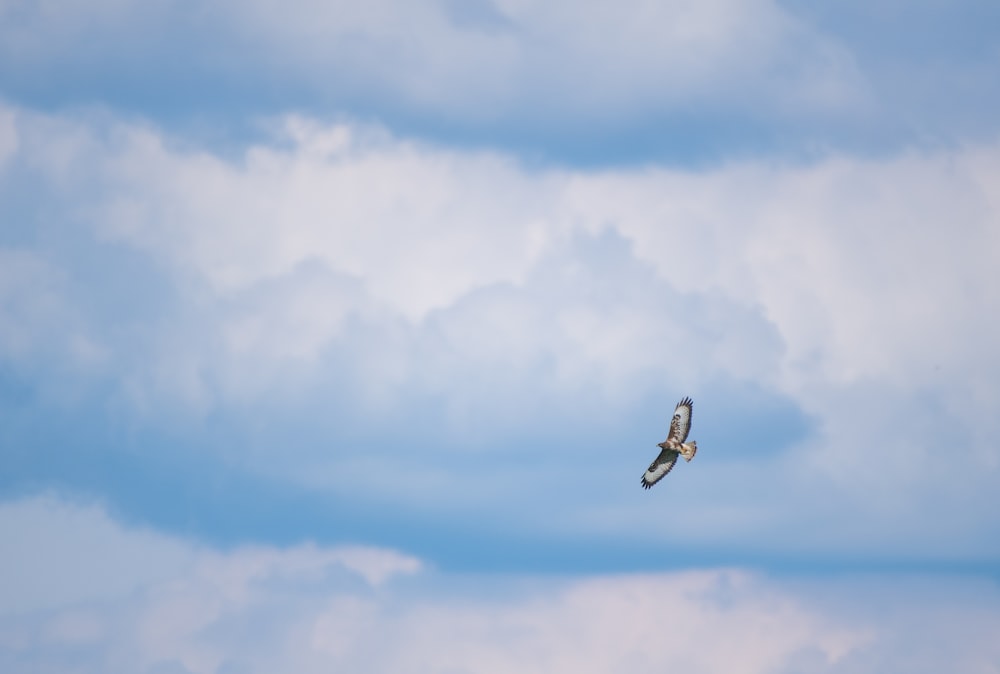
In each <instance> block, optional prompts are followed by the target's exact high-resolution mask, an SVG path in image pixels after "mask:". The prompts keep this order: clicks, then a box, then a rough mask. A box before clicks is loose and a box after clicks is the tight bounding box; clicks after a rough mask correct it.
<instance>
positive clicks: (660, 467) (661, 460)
mask: <svg viewBox="0 0 1000 674" xmlns="http://www.w3.org/2000/svg"><path fill="white" fill-rule="evenodd" d="M677 455H678V453H677V450H675V449H664V450H663V451H661V452H660V455H659V456H658V457H656V460H654V461H653V463H651V464H649V468H647V469H646V472H645V473H643V475H642V488H643V489H649V488H650V487H652V486H653V485H654V484H656V483H657V482H659V481H660V480H662V479H663V476H664V475H666V474H667V473H669V472H670V469H671V468H673V467H674V464H675V463H677Z"/></svg>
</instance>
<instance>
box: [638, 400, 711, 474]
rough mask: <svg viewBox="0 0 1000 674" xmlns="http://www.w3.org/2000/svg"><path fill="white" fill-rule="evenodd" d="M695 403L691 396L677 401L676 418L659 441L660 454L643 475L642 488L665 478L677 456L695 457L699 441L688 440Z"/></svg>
mask: <svg viewBox="0 0 1000 674" xmlns="http://www.w3.org/2000/svg"><path fill="white" fill-rule="evenodd" d="M693 404H694V403H692V402H691V399H690V398H684V400H682V401H680V402H679V403H677V407H675V408H674V418H673V419H671V420H670V432H669V433H667V439H666V440H664V441H663V442H661V443H659V444H658V445H657V447H659V448H660V455H659V456H658V457H656V459H654V460H653V463H651V464H649V468H647V469H646V472H645V473H643V475H642V488H643V489H649V488H650V487H652V486H653V485H654V484H656V483H657V482H659V481H660V480H661V479H663V476H664V475H666V474H667V473H669V472H670V469H671V468H673V467H674V464H675V463H677V456H678V455H680V456H683V457H684V460H685V461H690V460H691V459H693V458H694V455H695V452H697V451H698V443H696V442H695V441H694V440H692V441H691V442H684V441H685V440H687V436H688V431H690V430H691V407H692V405H693Z"/></svg>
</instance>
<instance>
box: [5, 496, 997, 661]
mask: <svg viewBox="0 0 1000 674" xmlns="http://www.w3.org/2000/svg"><path fill="white" fill-rule="evenodd" d="M53 525H54V527H53V528H52V529H51V530H48V529H46V527H47V526H53ZM68 528H69V529H71V530H72V532H73V533H72V535H70V536H68V537H63V536H60V534H61V533H65V532H66V531H67V530H68ZM0 535H2V536H3V540H5V541H6V542H8V543H9V544H12V549H15V550H19V549H24V550H26V551H29V552H30V553H32V554H31V555H30V556H25V557H23V558H20V557H19V558H17V559H13V560H12V559H11V558H6V559H5V564H6V565H7V569H6V572H5V574H4V575H3V582H4V583H6V584H7V587H5V589H4V596H5V597H6V596H9V594H8V593H9V592H10V589H11V587H12V585H13V579H12V578H11V576H10V575H9V572H11V571H14V572H15V575H16V578H17V580H18V581H19V582H20V583H22V584H23V586H25V587H42V586H43V585H47V584H50V583H52V582H53V581H55V582H54V585H53V586H52V587H51V588H50V589H49V590H47V595H48V596H47V597H46V598H45V601H44V602H38V601H37V600H38V599H39V597H37V596H36V597H35V598H34V600H35V601H32V602H28V603H22V604H21V605H20V607H18V610H17V611H15V612H13V613H12V612H11V611H12V609H14V606H13V605H11V604H9V603H7V602H6V601H5V603H4V613H5V616H4V617H2V618H0V661H2V662H3V664H4V666H5V669H7V670H9V671H25V670H29V669H31V670H37V669H44V670H46V671H75V668H86V669H99V670H101V671H107V672H119V671H120V672H126V671H128V672H168V671H170V672H192V673H196V674H202V673H210V672H234V671H239V672H263V671H297V672H312V671H329V669H330V668H331V667H335V668H338V669H340V668H342V669H349V670H350V671H354V672H359V673H363V672H382V671H390V670H398V669H401V668H402V669H408V670H411V671H434V672H483V673H487V672H501V671H510V670H511V669H513V668H516V669H518V670H519V671H528V672H535V671H538V672H541V671H564V670H569V669H572V670H573V671H579V672H584V673H589V672H594V673H598V672H615V671H620V670H621V668H622V667H627V668H628V669H629V670H630V671H637V672H647V671H663V669H678V668H680V669H685V670H686V671H699V672H723V671H725V672H732V671H740V672H747V673H748V674H756V673H758V672H759V673H772V672H773V673H781V672H790V671H800V672H815V673H818V672H846V671H851V672H861V673H864V672H878V671H884V668H885V666H886V665H887V663H893V662H897V663H898V662H905V663H909V664H911V665H912V667H913V671H917V672H932V671H940V668H941V667H945V666H947V667H949V668H950V670H949V671H955V672H978V671H991V669H990V668H991V667H995V665H996V662H997V659H998V658H1000V651H998V650H997V645H996V643H995V640H994V639H993V638H992V636H993V634H995V632H996V629H997V628H998V627H1000V625H998V624H997V618H996V616H997V612H996V606H997V603H998V602H1000V593H998V590H997V586H996V584H995V583H994V582H992V581H988V580H985V579H974V578H971V579H956V578H952V577H947V576H944V577H912V578H892V577H885V576H875V577H863V576H862V577H853V576H837V577H824V576H818V577H808V578H800V579H797V580H785V581H779V580H776V579H774V578H769V577H767V576H763V575H760V574H756V573H751V572H747V571H741V570H738V569H704V570H699V569H693V570H688V571H680V572H673V573H649V574H629V575H600V576H584V577H579V576H576V577H574V576H567V577H560V576H558V575H550V576H531V575H527V576H524V575H522V576H511V575H509V574H508V575H500V576H496V575H489V574H473V575H461V574H451V573H446V572H441V571H434V570H433V569H430V568H428V567H426V566H425V565H424V564H423V563H421V562H420V561H419V560H417V559H414V558H413V557H410V556H408V555H405V554H401V553H399V552H395V551H392V550H378V549H359V548H341V547H336V548H328V547H322V546H316V545H300V546H295V547H291V548H278V547H239V548H236V549H232V550H229V551H218V550H213V549H210V548H206V547H201V546H193V545H191V544H190V543H188V542H185V541H183V540H181V539H173V538H170V537H166V536H163V535H159V534H152V533H149V532H144V531H138V530H135V529H130V528H123V527H121V526H120V525H119V524H117V523H115V522H114V521H112V520H110V519H108V517H107V516H106V515H105V514H104V513H103V512H102V511H101V510H100V509H96V508H94V507H92V506H74V505H70V504H67V503H63V502H58V501H52V500H38V499H31V500H27V501H21V502H18V503H14V504H7V505H5V506H3V507H2V508H0ZM42 539H48V540H49V542H50V544H54V545H58V546H59V550H58V551H56V550H53V549H51V547H49V545H48V544H46V545H43V546H41V547H39V541H40V540H42ZM98 543H103V544H104V545H100V546H99V547H98V546H97V544H98ZM165 550H169V551H171V554H167V555H164V554H163V552H164V551H165ZM95 551H98V552H95ZM50 553H52V554H50ZM55 553H60V554H55ZM98 557H99V558H100V559H102V560H104V562H105V563H106V565H107V567H108V568H107V570H105V571H102V573H101V575H102V576H103V577H104V578H105V579H109V578H112V577H114V576H116V575H119V574H121V573H123V572H124V573H125V574H126V575H128V576H131V577H133V578H136V579H140V580H141V582H139V583H138V584H136V585H134V586H133V587H132V588H131V590H130V591H128V592H120V591H116V589H115V588H116V587H118V586H119V583H118V582H117V581H116V582H114V583H112V584H110V585H109V584H108V583H107V582H105V581H100V580H98V582H95V583H93V584H88V583H81V584H83V585H88V587H89V590H88V594H87V596H81V595H80V594H79V589H80V588H79V587H77V588H73V587H68V586H67V584H65V583H63V582H61V581H60V579H61V578H64V577H71V578H77V579H80V580H85V579H89V580H97V579H96V577H95V576H94V574H93V573H91V571H93V569H90V568H89V567H88V566H87V565H86V564H84V566H83V567H81V565H80V563H79V562H80V560H81V559H82V560H87V559H90V558H98ZM140 560H148V561H152V562H153V563H154V564H153V566H150V565H149V564H148V563H145V562H141V561H140ZM12 562H13V563H12ZM112 571H113V572H114V573H112ZM942 617H946V619H942Z"/></svg>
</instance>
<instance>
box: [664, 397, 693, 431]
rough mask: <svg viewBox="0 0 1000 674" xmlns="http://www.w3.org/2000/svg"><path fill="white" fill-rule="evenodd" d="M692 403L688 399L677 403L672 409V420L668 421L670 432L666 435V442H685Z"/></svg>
mask: <svg viewBox="0 0 1000 674" xmlns="http://www.w3.org/2000/svg"><path fill="white" fill-rule="evenodd" d="M692 407H694V403H693V402H691V399H690V398H684V400H682V401H680V402H679V403H677V407H675V408H674V418H673V419H671V420H670V432H669V433H667V442H670V441H671V440H674V441H677V442H684V441H685V440H687V436H688V431H690V430H691V412H692V409H691V408H692Z"/></svg>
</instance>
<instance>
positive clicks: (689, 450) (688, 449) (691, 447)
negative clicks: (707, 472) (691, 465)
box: [681, 440, 698, 461]
mask: <svg viewBox="0 0 1000 674" xmlns="http://www.w3.org/2000/svg"><path fill="white" fill-rule="evenodd" d="M697 453H698V443H697V442H695V441H694V440H692V441H691V442H685V443H684V444H682V445H681V456H683V457H684V460H685V461H690V460H691V459H693V458H694V455H695V454H697Z"/></svg>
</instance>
